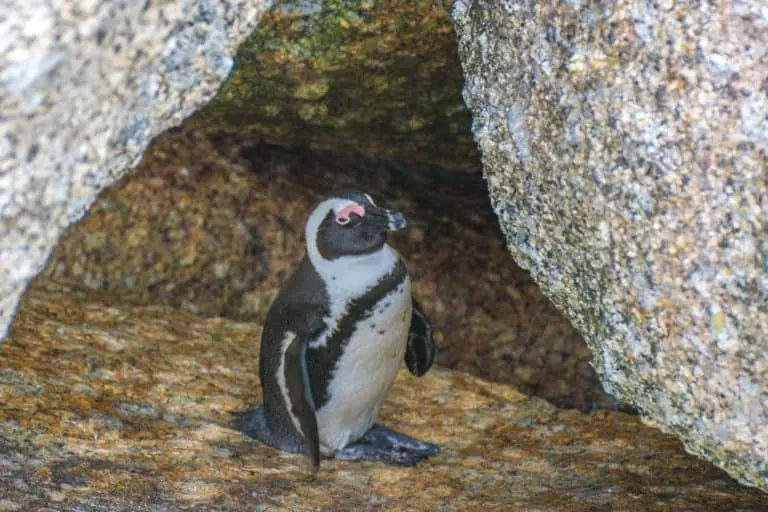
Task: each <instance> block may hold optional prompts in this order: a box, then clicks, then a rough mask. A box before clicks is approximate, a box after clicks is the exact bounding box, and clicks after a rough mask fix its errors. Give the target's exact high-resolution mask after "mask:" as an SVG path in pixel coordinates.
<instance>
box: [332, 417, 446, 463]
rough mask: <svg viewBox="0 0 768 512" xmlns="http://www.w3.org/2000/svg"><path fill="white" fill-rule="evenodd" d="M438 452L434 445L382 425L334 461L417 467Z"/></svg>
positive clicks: (340, 452)
mask: <svg viewBox="0 0 768 512" xmlns="http://www.w3.org/2000/svg"><path fill="white" fill-rule="evenodd" d="M439 452H440V447H439V446H437V445H435V444H431V443H425V442H424V441H419V440H418V439H416V438H413V437H411V436H407V435H405V434H401V433H400V432H395V431H394V430H390V429H388V428H387V427H385V426H383V425H374V426H373V427H372V428H371V429H370V430H369V431H368V432H366V434H365V435H364V436H363V437H362V438H360V439H359V440H358V441H356V442H354V443H352V444H349V445H347V446H346V447H344V448H342V449H341V450H339V451H337V452H336V453H335V454H334V457H335V458H336V459H339V460H346V461H360V460H370V461H376V462H386V463H388V464H400V465H403V466H416V465H417V464H418V463H419V462H422V461H424V460H426V459H428V458H429V457H432V456H433V455H437V454H438V453H439Z"/></svg>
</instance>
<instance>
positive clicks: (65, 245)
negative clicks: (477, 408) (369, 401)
mask: <svg viewBox="0 0 768 512" xmlns="http://www.w3.org/2000/svg"><path fill="white" fill-rule="evenodd" d="M346 186H354V187H357V188H360V189H362V190H365V191H367V192H369V193H370V194H371V195H373V197H374V198H375V199H376V200H377V201H378V202H380V203H382V204H385V205H390V206H392V207H396V208H397V209H399V210H400V211H403V212H405V214H406V217H407V219H408V223H409V227H408V229H407V230H406V231H405V232H403V233H398V234H397V235H395V236H393V237H392V238H391V242H392V244H393V245H394V246H395V247H396V248H397V249H398V250H399V251H400V252H401V253H402V254H403V256H404V258H405V260H406V262H407V263H408V266H409V269H410V271H411V274H412V276H413V279H414V285H415V292H416V295H417V297H419V299H420V300H421V302H422V304H423V306H424V308H425V310H426V311H427V313H428V314H429V315H430V317H431V318H432V320H433V323H434V324H435V327H436V329H437V337H438V342H439V352H438V357H437V361H438V364H440V365H443V366H447V367H450V368H455V369H459V370H463V371H467V372H470V373H473V374H475V375H478V376H481V377H484V378H487V379H490V380H495V381H501V382H508V383H511V384H514V385H515V386H517V387H519V388H520V389H521V390H523V391H524V392H526V393H531V394H534V395H537V396H541V397H544V398H546V399H548V400H551V401H553V402H554V403H556V404H558V405H560V406H563V407H576V408H580V409H585V408H590V407H593V406H597V407H610V408H612V407H616V406H617V402H616V401H615V400H614V399H612V398H611V397H610V396H608V395H606V394H605V393H604V392H603V391H602V388H601V385H600V383H599V381H598V379H597V377H596V375H595V373H594V371H593V370H592V368H591V367H590V366H589V358H590V352H589V350H588V349H587V347H586V346H585V345H584V343H583V342H582V340H581V339H580V337H579V336H578V334H577V333H576V331H575V330H574V329H573V328H572V327H571V326H570V324H569V323H568V321H567V320H565V319H564V318H563V317H562V316H561V315H560V314H559V313H558V312H557V311H556V310H555V309H554V307H553V306H552V305H551V304H550V303H549V302H548V300H547V299H546V298H545V297H544V296H543V295H542V294H541V292H540V291H539V289H538V287H537V286H536V285H535V283H534V282H533V281H532V280H531V279H530V278H529V277H528V275H527V274H526V273H525V272H523V271H522V270H520V268H519V267H517V266H516V265H515V264H514V262H513V261H512V259H511V258H510V256H509V253H508V252H507V248H506V245H505V242H504V239H503V237H502V235H501V233H500V231H499V228H498V225H497V221H496V218H495V216H494V214H493V212H492V210H491V207H490V204H489V201H488V198H487V192H486V186H485V183H484V181H483V179H482V177H481V176H480V175H479V174H470V173H465V172H450V171H445V170H441V169H434V168H427V167H422V168H413V167H406V166H404V165H401V164H398V163H397V162H382V161H379V160H372V159H370V158H366V157H363V156H360V155H351V154H337V153H332V152H327V151H310V150H303V151H299V152H292V151H288V150H285V149H282V148H278V147H276V146H266V145H254V144H253V143H252V142H251V141H250V139H248V138H245V137H243V138H236V137H229V136H223V135H222V136H212V135H208V134H207V133H206V132H204V131H202V130H201V127H200V126H198V125H197V124H196V122H195V121H191V122H188V123H186V124H185V125H184V126H183V127H182V128H181V129H178V130H174V131H173V132H170V133H166V134H164V135H163V136H162V137H160V138H158V139H157V140H156V141H155V143H154V144H153V145H152V146H151V147H150V149H149V150H148V152H147V153H146V154H145V156H144V160H143V161H142V163H141V165H140V166H139V168H138V169H137V170H136V171H135V172H134V173H132V174H131V175H130V176H128V177H127V178H126V179H124V180H123V181H122V182H121V183H120V184H119V185H118V186H116V187H114V188H113V189H111V190H109V191H107V192H106V193H104V194H103V195H102V196H101V197H100V199H99V201H98V202H97V203H96V204H95V205H94V207H93V208H92V209H91V212H90V213H89V214H88V216H86V217H85V219H84V220H83V221H81V222H80V223H79V224H77V225H76V226H75V227H73V228H72V229H71V230H70V231H69V233H68V234H67V235H66V236H65V237H64V238H63V239H62V240H61V242H60V244H59V246H58V248H57V250H56V252H55V254H54V255H53V256H52V258H51V260H50V262H49V264H48V267H47V268H46V270H45V272H44V274H45V275H47V276H49V277H53V278H56V279H57V280H64V281H68V282H73V283H82V284H85V285H87V286H89V287H91V288H94V289H98V290H101V291H103V292H106V293H109V294H118V295H121V296H122V297H123V298H124V300H130V301H134V302H136V303H142V304H166V305H170V306H173V307H177V308H181V309H183V310H186V311H189V312H191V313H194V314H198V315H204V316H225V317H228V318H233V319H241V320H253V321H261V320H263V317H264V315H265V314H266V309H267V307H268V306H269V303H270V301H271V300H272V298H273V297H274V295H275V293H276V292H277V289H278V287H279V285H280V283H281V281H282V279H284V278H285V277H286V276H287V275H289V274H290V271H291V269H292V268H293V265H294V264H295V263H296V262H298V260H299V259H300V258H301V256H302V254H303V252H304V242H303V230H304V222H305V220H306V217H307V215H308V214H309V212H310V211H311V209H312V208H313V207H314V204H315V203H316V202H318V201H320V200H321V199H322V198H323V197H324V196H325V195H326V194H328V193H329V192H331V191H334V190H337V189H339V188H342V187H346Z"/></svg>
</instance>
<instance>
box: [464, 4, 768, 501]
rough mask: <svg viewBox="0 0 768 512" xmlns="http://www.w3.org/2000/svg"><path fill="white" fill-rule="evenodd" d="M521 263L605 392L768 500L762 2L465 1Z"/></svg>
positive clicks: (501, 207) (477, 106) (767, 57)
mask: <svg viewBox="0 0 768 512" xmlns="http://www.w3.org/2000/svg"><path fill="white" fill-rule="evenodd" d="M454 17H455V21H456V27H457V32H458V35H459V40H460V42H459V48H460V50H459V51H460V55H461V57H462V61H463V66H464V70H465V74H466V80H467V83H466V89H465V98H466V101H467V103H468V104H469V105H470V106H471V108H472V111H473V113H474V127H473V129H474V133H475V138H476V140H477V141H478V143H479V145H480V148H481V151H482V153H483V164H484V168H485V173H486V177H487V179H488V182H489V184H490V190H491V197H492V200H493V204H494V208H495V210H496V212H497V213H498V215H499V217H500V219H501V223H502V226H503V229H504V231H505V233H506V236H507V239H508V241H509V247H510V250H511V252H512V254H513V256H514V257H515V259H516V260H517V261H518V263H520V264H521V265H522V266H523V267H524V268H526V269H528V270H529V271H530V272H531V273H532V275H533V277H534V279H535V280H536V281H537V282H538V283H539V284H540V285H541V286H542V289H543V290H544V292H545V293H546V294H547V295H548V296H549V297H551V299H552V300H553V302H554V303H555V304H556V305H557V306H559V307H560V308H562V310H563V311H565V312H566V314H567V316H568V317H569V318H570V319H571V320H572V321H573V323H574V325H575V326H576V327H577V329H579V330H580V331H581V333H582V334H583V335H584V337H585V339H586V341H587V342H588V344H589V345H590V347H591V348H592V350H593V352H594V353H595V366H596V368H597V370H598V373H599V374H600V375H601V378H602V379H603V382H604V383H605V385H606V388H607V389H608V390H609V391H610V392H612V393H615V394H616V395H617V396H619V397H620V398H621V399H622V400H624V401H626V402H628V403H630V404H633V405H635V406H637V407H638V408H639V409H640V411H641V412H642V414H643V417H644V419H645V421H647V422H648V423H650V424H653V425H657V426H659V427H661V428H662V429H664V430H666V431H668V432H673V433H675V434H676V435H678V436H679V437H680V438H681V439H683V440H684V442H685V443H686V446H687V448H688V450H690V451H691V452H692V453H695V454H698V455H700V456H702V457H704V458H707V459H710V460H712V461H714V462H715V463H717V464H718V465H721V466H722V467H724V468H726V469H727V470H728V471H729V472H731V474H733V475H735V476H736V477H738V478H739V479H741V480H742V481H743V482H746V483H749V484H751V485H756V486H759V487H761V488H763V489H766V490H768V337H767V336H766V333H768V232H767V226H768V223H767V221H768V219H767V217H766V211H768V192H767V190H766V182H767V181H768V161H767V156H766V155H767V154H768V90H767V88H768V83H767V82H766V76H768V15H767V14H766V10H765V4H764V3H761V2H747V1H715V2H707V3H701V2H693V1H684V2H670V1H661V2H653V3H649V2H643V1H620V2H589V3H586V2H528V1H509V2H488V1H475V2H468V1H459V2H457V3H456V6H455V10H454Z"/></svg>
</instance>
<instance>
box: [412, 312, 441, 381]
mask: <svg viewBox="0 0 768 512" xmlns="http://www.w3.org/2000/svg"><path fill="white" fill-rule="evenodd" d="M434 361H435V339H434V338H433V337H432V323H431V322H430V321H429V318H427V315H425V314H424V311H423V310H422V309H421V306H419V303H418V302H416V299H415V298H414V299H413V314H412V315H411V328H410V331H409V332H408V346H407V348H406V350H405V365H406V366H407V367H408V370H410V372H411V373H412V374H413V375H415V376H416V377H421V376H422V375H424V374H425V373H427V371H429V369H430V368H431V367H432V363H433V362H434Z"/></svg>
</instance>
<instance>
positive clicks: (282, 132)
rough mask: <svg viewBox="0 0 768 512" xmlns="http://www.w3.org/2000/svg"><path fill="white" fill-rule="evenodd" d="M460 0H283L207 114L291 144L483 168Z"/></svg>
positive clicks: (218, 124)
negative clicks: (459, 35)
mask: <svg viewBox="0 0 768 512" xmlns="http://www.w3.org/2000/svg"><path fill="white" fill-rule="evenodd" d="M450 4H451V2H448V1H445V0H430V1H427V2H400V1H396V0H395V1H393V0H386V1H379V2H367V1H366V2H360V1H357V0H324V1H322V2H316V3H313V2H304V1H289V2H281V3H280V4H278V5H277V6H275V8H274V9H272V10H271V11H270V12H269V13H267V15H266V16H265V18H264V22H263V23H262V24H261V25H260V27H259V29H258V30H257V31H255V32H254V34H253V35H252V36H251V37H250V38H249V39H248V40H247V41H246V42H245V43H244V44H243V45H242V46H241V47H240V49H239V51H238V54H237V62H238V65H237V67H236V69H235V71H234V72H233V74H232V77H231V78H230V79H229V80H228V81H227V83H226V84H225V85H224V87H223V88H222V90H221V93H220V94H219V95H218V96H217V97H216V98H215V100H214V101H213V102H212V103H211V104H210V105H209V106H208V107H206V108H205V109H204V110H203V111H202V112H201V113H200V115H201V116H202V117H203V118H204V119H205V121H206V123H207V124H208V125H209V126H210V127H211V128H212V129H219V130H225V131H228V132H230V133H231V132H235V133H240V134H244V133H247V134H251V135H252V136H254V137H257V138H258V139H259V140H261V141H263V142H267V143H271V144H279V145H282V146H286V147H292V148H300V147H307V146H310V147H314V148H322V149H329V148H332V149H334V150H336V151H340V150H345V151H355V152H363V153H366V154H369V155H372V156H375V157H377V158H384V159H390V160H393V159H394V160H402V161H405V162H408V163H409V164H410V165H432V166H440V167H444V168H450V169H462V170H469V171H477V170H478V168H479V166H478V159H479V157H478V154H477V149H476V147H475V145H474V142H473V141H472V135H471V133H470V132H469V129H468V127H469V124H470V118H469V112H468V111H467V109H466V107H465V106H464V105H463V103H462V102H461V70H460V66H459V62H458V57H457V54H456V39H455V36H454V34H453V27H452V24H451V20H450V15H449V9H450Z"/></svg>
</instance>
